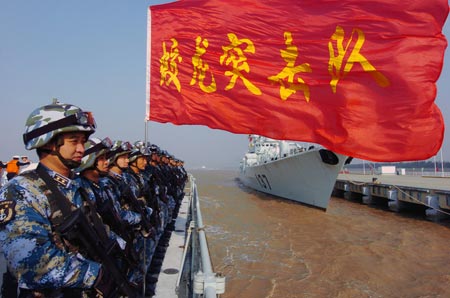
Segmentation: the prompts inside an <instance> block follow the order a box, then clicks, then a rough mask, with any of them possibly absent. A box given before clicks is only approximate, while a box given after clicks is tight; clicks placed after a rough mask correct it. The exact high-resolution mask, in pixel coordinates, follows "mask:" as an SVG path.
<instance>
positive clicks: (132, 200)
mask: <svg viewBox="0 0 450 298" xmlns="http://www.w3.org/2000/svg"><path fill="white" fill-rule="evenodd" d="M121 194H122V195H121V197H122V198H123V199H124V200H125V201H126V203H129V204H130V206H131V209H132V210H133V211H135V212H138V213H139V214H140V215H141V226H142V227H143V228H144V230H145V232H146V233H148V234H149V235H146V236H147V237H148V236H150V237H152V238H154V237H155V230H154V228H153V226H152V224H151V223H150V220H149V219H148V217H150V215H149V214H148V212H147V209H146V204H145V199H144V202H143V201H141V200H139V199H138V198H137V197H136V196H135V195H134V193H133V191H132V190H131V187H130V185H128V184H127V186H126V187H125V188H124V189H123V190H122V191H121Z"/></svg>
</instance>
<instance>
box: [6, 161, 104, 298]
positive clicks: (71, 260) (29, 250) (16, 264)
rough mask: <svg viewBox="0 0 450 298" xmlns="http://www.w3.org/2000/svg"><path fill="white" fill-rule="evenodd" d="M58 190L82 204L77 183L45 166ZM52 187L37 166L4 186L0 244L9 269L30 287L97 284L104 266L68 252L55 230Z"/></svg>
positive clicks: (75, 286)
mask: <svg viewBox="0 0 450 298" xmlns="http://www.w3.org/2000/svg"><path fill="white" fill-rule="evenodd" d="M46 170H47V171H48V173H49V175H50V176H51V177H53V178H54V179H55V181H58V182H59V183H57V185H58V188H59V189H60V190H61V192H62V193H63V194H64V195H65V196H66V197H67V198H68V199H69V200H70V201H71V202H72V203H73V204H74V205H75V206H77V207H79V206H81V204H82V200H81V196H80V194H79V192H78V191H77V190H78V188H79V187H80V186H79V184H78V183H77V181H75V180H70V179H68V178H66V177H63V176H61V175H59V174H57V173H55V172H53V171H51V170H49V169H47V168H46ZM46 191H48V188H47V187H46V185H45V182H44V181H43V180H42V179H41V178H39V176H38V174H37V173H36V171H35V170H33V171H30V172H28V173H26V174H24V175H19V176H17V177H15V178H14V179H12V180H11V181H9V183H8V184H6V185H5V186H4V187H3V188H2V189H1V190H0V247H1V249H2V250H3V253H4V255H5V258H6V260H7V264H8V268H9V270H10V271H11V272H12V273H13V274H14V275H15V276H16V278H17V279H18V283H19V287H20V288H25V289H59V288H82V289H88V288H92V287H93V285H94V282H95V280H96V278H97V275H98V272H99V269H100V266H101V265H100V264H99V263H97V262H94V261H91V260H88V259H86V258H84V257H83V256H82V255H81V254H79V253H77V252H76V251H69V249H68V248H67V246H66V245H64V244H63V243H62V242H61V241H58V240H57V239H58V237H56V235H55V234H54V232H53V231H52V224H51V221H50V217H51V210H50V205H49V201H48V198H47V196H46V193H45V192H46Z"/></svg>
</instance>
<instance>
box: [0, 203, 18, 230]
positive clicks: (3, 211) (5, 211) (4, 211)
mask: <svg viewBox="0 0 450 298" xmlns="http://www.w3.org/2000/svg"><path fill="white" fill-rule="evenodd" d="M14 207H16V202H15V201H13V200H5V201H1V202H0V226H3V225H5V224H7V223H8V222H9V221H11V220H12V219H14V217H15V215H16V211H15V210H14Z"/></svg>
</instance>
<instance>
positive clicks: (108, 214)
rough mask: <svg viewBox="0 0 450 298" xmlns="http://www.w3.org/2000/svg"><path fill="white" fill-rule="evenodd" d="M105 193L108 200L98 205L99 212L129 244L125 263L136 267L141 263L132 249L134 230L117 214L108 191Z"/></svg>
mask: <svg viewBox="0 0 450 298" xmlns="http://www.w3.org/2000/svg"><path fill="white" fill-rule="evenodd" d="M104 193H105V195H106V196H107V199H106V200H104V201H102V202H101V204H98V208H97V210H98V212H99V213H100V215H101V217H102V219H103V220H104V222H105V223H106V224H107V225H109V226H110V227H111V228H112V230H113V231H114V232H116V233H117V234H119V236H120V237H122V238H123V239H124V240H125V241H126V242H127V247H126V249H125V252H124V254H125V256H126V257H125V261H127V262H128V264H129V265H130V266H133V265H136V264H137V263H138V262H139V256H138V255H137V254H136V252H135V251H134V249H133V248H132V246H133V239H134V238H135V236H134V235H133V230H132V229H129V227H130V226H131V225H130V224H128V223H127V222H125V221H124V220H123V219H122V218H121V217H120V215H119V214H118V213H117V210H116V208H115V206H114V202H113V199H112V198H111V196H110V195H109V193H108V191H105V192H104Z"/></svg>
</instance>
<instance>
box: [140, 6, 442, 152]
mask: <svg viewBox="0 0 450 298" xmlns="http://www.w3.org/2000/svg"><path fill="white" fill-rule="evenodd" d="M448 11H449V6H448V3H447V0H430V1H423V0H420V1H419V0H411V1H408V2H404V1H400V0H379V1H376V3H375V2H373V1H368V0H340V1H334V0H306V1H298V0H269V1H256V0H255V1H251V0H247V1H244V0H242V1H237V0H196V1H187V0H186V1H179V2H175V3H170V4H163V5H157V6H151V7H150V13H149V22H148V26H149V37H148V42H149V52H148V57H149V58H148V68H149V69H148V72H147V74H148V83H147V87H148V98H147V118H148V119H149V120H153V121H158V122H172V123H174V124H202V125H207V126H209V127H211V128H217V129H223V130H227V131H230V132H234V133H242V134H259V135H264V136H267V137H271V138H275V139H285V140H298V141H307V142H314V143H319V144H321V145H323V146H324V147H327V148H328V149H331V150H333V151H335V152H338V153H342V154H346V155H350V156H353V157H358V158H362V159H366V160H372V161H404V160H418V159H426V158H428V157H431V156H433V155H435V154H436V152H437V151H438V150H439V148H440V146H441V144H442V139H443V133H444V123H443V119H442V115H441V112H440V111H439V109H438V107H437V106H436V105H435V104H434V99H435V97H436V84H435V83H436V81H437V79H438V77H439V75H440V72H441V69H442V63H443V56H444V51H445V49H446V47H447V41H446V39H445V36H444V35H443V34H442V32H441V31H442V27H443V24H444V22H445V20H446V18H447V15H448Z"/></svg>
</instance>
